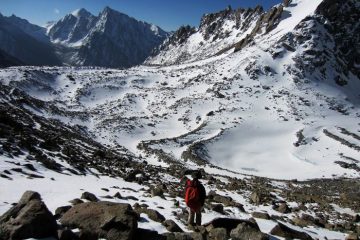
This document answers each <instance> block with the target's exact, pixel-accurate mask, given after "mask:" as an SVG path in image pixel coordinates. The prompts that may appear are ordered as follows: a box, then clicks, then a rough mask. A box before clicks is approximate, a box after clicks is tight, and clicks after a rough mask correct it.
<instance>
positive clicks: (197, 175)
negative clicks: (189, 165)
mask: <svg viewBox="0 0 360 240" xmlns="http://www.w3.org/2000/svg"><path fill="white" fill-rule="evenodd" d="M191 177H192V178H193V179H201V178H202V175H201V172H200V171H194V172H193V173H192V174H191Z"/></svg>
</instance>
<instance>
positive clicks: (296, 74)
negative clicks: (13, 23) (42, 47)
mask: <svg viewBox="0 0 360 240" xmlns="http://www.w3.org/2000/svg"><path fill="white" fill-rule="evenodd" d="M340 3H341V1H340V0H338V1H334V0H325V1H320V0H293V1H291V3H290V2H289V1H287V2H285V3H284V5H283V6H282V10H281V11H280V13H281V14H280V15H279V16H278V17H277V18H276V19H273V22H274V23H275V24H271V25H267V24H266V21H260V22H258V23H259V24H257V26H258V27H256V29H257V30H256V31H254V33H256V34H254V35H253V36H252V39H251V41H243V42H241V41H240V42H235V43H234V46H233V48H232V49H230V50H229V51H225V52H223V53H222V54H219V55H215V56H212V57H207V58H204V59H202V60H197V61H194V60H195V59H193V60H191V61H189V62H186V63H183V64H178V65H171V66H137V67H133V68H130V69H127V70H118V69H105V68H90V67H87V68H84V67H83V68H81V67H61V68H58V67H47V68H45V67H14V68H8V69H3V70H1V71H0V82H1V88H0V89H1V93H2V94H1V98H0V99H1V101H0V103H1V106H2V109H3V110H2V114H1V115H0V116H1V117H0V120H1V122H0V124H2V126H6V127H4V128H1V130H2V131H0V134H1V135H0V141H1V147H2V152H1V154H2V155H1V160H3V163H2V164H1V165H0V166H1V167H2V168H1V170H2V175H1V176H2V178H1V180H0V181H6V183H8V184H9V185H8V186H14V185H15V184H18V183H23V182H24V181H25V180H24V178H25V177H29V174H30V173H29V171H28V170H26V166H27V165H26V164H28V163H33V164H34V165H35V164H36V169H39V170H38V172H35V173H34V174H36V175H41V176H43V177H44V178H45V179H44V181H45V182H46V181H48V180H49V179H51V178H54V179H63V181H64V182H66V183H67V182H69V181H71V179H70V180H69V179H68V176H71V175H74V178H73V179H75V180H74V181H78V182H79V186H78V187H71V189H70V188H69V189H70V190H71V191H73V192H74V194H77V195H78V194H79V193H80V192H79V191H83V190H80V188H81V189H85V190H89V189H91V187H92V186H96V190H94V191H95V192H96V193H97V194H101V193H102V190H101V189H99V188H100V187H101V186H103V188H106V189H108V190H109V189H111V190H109V192H111V193H109V194H114V193H115V192H114V191H115V190H114V189H112V188H111V185H112V184H115V183H114V181H116V178H114V177H120V178H122V179H128V180H129V178H130V177H132V178H133V179H137V180H136V181H138V182H139V183H140V184H143V185H144V189H141V188H140V186H138V185H130V187H131V188H133V189H134V190H135V192H136V193H132V194H133V195H136V199H138V200H131V199H130V200H129V199H128V200H126V201H128V202H131V203H132V204H134V203H135V202H138V201H143V203H145V204H147V205H149V206H151V207H156V206H165V207H163V208H159V211H160V212H161V213H162V214H164V215H166V218H169V219H174V220H175V221H176V222H177V223H178V224H179V225H181V227H183V228H186V227H185V225H183V224H184V221H183V219H185V218H184V217H181V216H182V215H181V212H182V211H183V210H184V208H182V207H184V205H183V204H182V203H181V204H180V207H181V209H179V213H178V212H177V210H174V211H171V212H170V211H169V208H171V203H173V201H175V202H176V201H181V199H178V198H177V197H176V196H178V195H176V193H175V196H174V193H173V192H174V191H175V192H176V191H178V187H179V186H178V185H179V184H178V181H179V178H180V177H182V173H183V172H182V171H183V170H188V169H195V168H202V169H203V172H204V174H205V175H206V176H207V178H206V180H204V182H205V185H206V188H207V191H208V192H209V191H210V190H216V191H217V192H216V193H218V194H220V195H222V196H223V197H225V199H228V201H230V200H229V198H227V197H230V198H231V199H232V200H234V201H235V202H237V203H241V204H242V205H243V206H244V211H245V213H244V212H241V211H240V210H239V208H237V207H236V204H235V203H234V204H233V205H226V204H224V206H225V212H226V213H223V214H224V215H225V214H227V215H228V216H229V217H241V218H249V217H250V216H249V215H248V213H249V212H253V211H265V212H267V213H269V215H272V217H271V219H270V220H269V219H268V220H259V219H256V221H257V222H258V224H260V225H261V223H262V225H261V229H262V231H263V232H267V233H268V232H270V229H271V228H272V226H274V224H275V223H276V220H279V219H280V220H281V221H287V222H291V223H292V224H297V225H301V224H302V223H296V220H295V219H296V218H297V217H300V216H301V215H302V214H305V213H306V214H309V215H311V216H313V218H315V217H318V218H319V219H320V214H322V215H325V216H323V217H321V219H322V220H321V222H318V224H316V227H307V228H306V229H302V231H306V232H307V233H309V234H310V235H311V236H312V237H314V238H319V239H326V238H328V239H330V238H334V239H344V238H345V237H346V236H345V235H344V234H342V233H334V232H332V231H328V230H323V229H319V227H320V226H322V227H325V226H327V228H329V229H331V230H339V229H337V227H336V226H337V224H340V223H341V222H342V221H345V219H350V218H351V216H353V215H356V214H357V213H358V212H359V206H358V204H357V202H358V201H359V200H358V199H359V197H358V196H359V195H358V187H357V186H358V179H359V177H360V154H359V151H360V125H359V119H360V98H359V97H360V96H359V90H360V79H359V76H358V72H357V71H358V69H359V68H358V66H359V64H358V62H357V61H358V60H357V59H358V57H359V53H358V52H357V51H356V50H357V49H356V48H355V47H352V46H351V47H350V51H351V53H350V52H349V51H347V50H346V49H344V41H341V40H340V39H341V36H340V35H338V34H337V33H339V32H341V33H342V36H344V37H345V39H347V41H350V40H351V39H354V40H356V39H359V31H353V28H352V27H351V26H356V27H357V26H358V25H356V24H358V22H357V19H358V18H357V16H358V15H357V14H358V13H359V9H360V6H359V4H358V3H357V1H356V0H349V1H347V2H346V4H342V5H341V4H340ZM279 8H280V6H277V8H276V9H279ZM331 9H336V10H337V11H336V12H335V13H336V14H335V13H333V12H331V11H330V10H331ZM328 10H329V11H330V12H329V11H328ZM229 11H230V10H229V9H227V10H225V12H229ZM230 12H231V11H230ZM276 13H279V11H277V10H276V11H275V10H274V12H273V14H275V15H277V14H276ZM273 14H270V15H273ZM230 15H231V14H230ZM263 16H269V15H263ZM343 16H351V17H348V18H344V17H343ZM260 18H262V19H264V18H265V17H260ZM270 19H271V18H270ZM267 22H269V21H267ZM269 26H270V28H269ZM189 31H190V32H192V31H193V30H191V29H189V28H186V27H184V28H183V30H182V33H181V34H179V35H178V36H179V37H178V38H177V40H176V41H178V42H179V43H180V42H181V41H183V40H182V39H185V40H184V42H186V39H187V37H188V36H190V35H191V34H190V35H189V34H188V32H189ZM181 36H185V37H184V38H182V37H181ZM209 36H210V35H209ZM190 38H191V37H190ZM245 39H249V37H248V38H246V37H245ZM184 42H183V43H184ZM345 42H346V41H345ZM355 44H356V42H355ZM180 45H181V43H180ZM180 45H179V46H180ZM235 49H236V51H234V50H235ZM170 52H171V50H170ZM8 126H13V127H11V128H10V127H8ZM7 129H10V130H7ZM49 129H50V130H51V131H49ZM56 129H59V131H58V132H60V133H61V134H60V135H59V134H58V132H57V131H56ZM48 132H49V134H47V133H48ZM32 133H34V134H32ZM63 135H64V136H65V137H62V136H63ZM29 136H33V137H32V138H30V139H31V141H30V142H33V144H30V145H29V144H26V143H28V142H29V141H27V139H28V137H29ZM72 147H73V148H75V151H74V150H73V149H72ZM29 149H30V150H29ZM34 149H35V150H34ZM78 153H81V154H80V155H79V156H77V154H78ZM44 155H45V156H46V157H41V156H44ZM39 156H40V157H39ZM44 159H45V160H44ZM49 163H51V164H49ZM14 164H17V166H18V167H16V168H21V169H23V170H21V171H22V173H19V171H20V170H16V168H15V167H13V168H15V170H11V169H12V166H13V165H14ZM46 164H48V165H46ZM58 164H60V166H59V165H58ZM43 166H47V168H49V167H50V168H51V167H53V168H54V167H55V170H56V172H55V173H54V172H51V171H50V172H48V170H47V169H46V168H44V169H43V168H42V167H43ZM52 170H54V169H52ZM5 171H7V172H5ZM15 171H18V172H17V173H13V172H15ZM74 171H75V173H74ZM9 172H10V174H9ZM12 173H13V174H12ZM132 173H133V175H131V174H132ZM81 174H86V175H90V176H89V182H88V184H89V185H91V186H89V185H87V184H86V180H84V179H82V177H81ZM99 174H100V175H101V174H104V175H107V176H111V177H110V178H108V177H107V176H106V177H105V176H100V177H99V178H98V179H95V178H93V176H95V175H99ZM253 176H254V177H253ZM30 177H31V176H30ZM32 177H33V178H36V176H32ZM9 178H11V179H13V180H9ZM69 178H70V177H69ZM269 178H270V180H269ZM329 178H330V179H335V180H329ZM272 179H277V180H272ZM281 179H285V180H286V181H283V180H281ZM308 179H311V181H307V182H305V183H302V182H299V180H308ZM315 179H317V180H315ZM341 179H345V180H341ZM349 179H353V180H349ZM289 180H291V181H289ZM37 181H40V179H36V182H37ZM98 181H99V182H98ZM134 181H135V180H134ZM25 182H27V181H25ZM34 182H35V181H34ZM12 183H13V185H11V184H12ZM101 183H102V184H103V185H102V184H101ZM119 184H121V185H122V186H123V187H124V189H121V190H119V191H121V194H124V195H125V196H128V195H129V194H130V192H129V191H130V190H129V189H128V187H129V185H128V184H127V183H125V182H123V181H122V180H119ZM158 184H160V185H162V186H163V185H165V187H164V189H165V188H166V191H167V194H168V195H166V196H165V199H164V198H163V199H160V198H159V199H157V198H156V199H155V200H154V198H151V197H150V194H149V192H151V189H153V188H155V186H156V185H158ZM37 186H39V185H37ZM56 186H59V188H61V186H62V183H61V181H59V182H56ZM35 188H36V189H35ZM34 189H35V190H37V191H44V192H45V198H46V199H48V201H49V202H51V201H52V200H53V199H54V198H55V195H56V194H60V195H61V193H55V192H54V191H53V193H54V194H52V193H51V190H49V189H48V188H47V187H44V186H43V185H40V186H39V187H34ZM42 189H45V190H42ZM265 189H266V190H265ZM23 190H24V188H19V190H11V189H10V188H9V189H7V190H6V193H7V194H8V195H9V196H11V200H8V201H14V199H15V198H16V196H14V195H12V194H11V193H13V192H18V194H17V195H19V194H20V193H19V192H21V191H23ZM253 191H258V192H261V193H264V194H265V192H267V193H268V202H266V203H262V204H254V203H253V202H251V201H249V198H250V197H251V195H252V192H253ZM345 191H346V192H345ZM77 195H76V196H77ZM1 196H2V195H1ZM73 196H74V195H66V199H65V197H64V198H61V199H60V200H59V202H61V204H65V203H64V201H66V200H68V198H70V197H73ZM76 196H74V197H76ZM105 197H106V196H104V198H103V199H106V198H105ZM3 201H6V199H5V198H3ZM116 201H117V200H116ZM252 201H253V200H252ZM284 201H286V202H287V203H288V205H290V206H291V209H293V211H290V212H287V213H285V212H284V213H279V211H277V210H276V209H278V207H279V206H278V204H280V203H283V202H284ZM301 203H304V204H301ZM8 205H9V204H6V203H4V208H5V207H8ZM340 205H341V206H342V207H349V208H351V209H353V210H352V211H351V210H349V209H346V210H344V209H342V208H341V207H339V206H340ZM304 206H305V207H304ZM51 207H52V209H54V207H55V206H53V205H52V206H51ZM295 209H297V210H295ZM174 212H175V213H174ZM339 212H343V213H344V212H347V213H351V214H350V217H349V215H345V214H344V216H343V215H341V214H340V213H339ZM204 216H205V217H204V218H205V219H206V221H208V220H211V219H213V218H214V217H216V216H219V214H218V213H215V210H214V208H213V202H211V203H209V205H207V208H206V210H205V214H204ZM339 216H341V217H339ZM275 219H276V220H275ZM323 219H325V220H324V222H323ZM280 220H279V221H280ZM319 221H320V220H319ZM346 221H347V222H349V223H351V224H350V225H351V227H349V228H351V229H352V230H351V231H356V228H357V227H358V224H356V223H354V222H351V221H353V220H346ZM150 223H151V224H152V222H150ZM150 223H149V225H148V227H149V226H150V225H151V224H150ZM320 223H321V224H320ZM142 224H143V225H146V224H145V223H144V222H143V223H142ZM331 226H333V227H331ZM151 227H154V225H151ZM340 229H346V227H343V228H340ZM156 230H157V231H159V232H162V231H165V230H164V229H163V228H161V226H158V228H156Z"/></svg>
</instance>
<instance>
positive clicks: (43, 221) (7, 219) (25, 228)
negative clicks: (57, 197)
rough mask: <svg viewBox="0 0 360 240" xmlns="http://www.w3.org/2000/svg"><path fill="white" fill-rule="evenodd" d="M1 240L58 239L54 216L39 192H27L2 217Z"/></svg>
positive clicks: (0, 219)
mask: <svg viewBox="0 0 360 240" xmlns="http://www.w3.org/2000/svg"><path fill="white" fill-rule="evenodd" d="M0 230H1V231H0V239H27V238H45V237H57V224H56V220H55V218H54V216H53V215H52V214H51V212H50V211H49V210H48V209H47V207H46V206H45V204H44V203H43V202H42V201H41V197H40V195H39V194H38V193H37V192H32V191H27V192H25V193H24V194H23V196H22V197H21V199H20V201H19V202H18V203H17V204H16V205H15V206H14V207H12V208H11V209H10V210H8V211H7V212H6V213H4V215H2V216H1V217H0Z"/></svg>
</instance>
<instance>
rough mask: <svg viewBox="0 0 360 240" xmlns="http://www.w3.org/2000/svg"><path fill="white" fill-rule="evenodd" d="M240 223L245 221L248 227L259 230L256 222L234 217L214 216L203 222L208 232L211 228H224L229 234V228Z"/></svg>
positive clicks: (231, 228)
mask: <svg viewBox="0 0 360 240" xmlns="http://www.w3.org/2000/svg"><path fill="white" fill-rule="evenodd" d="M241 223H245V224H247V225H249V226H250V227H252V228H254V229H256V230H259V231H260V229H259V226H258V225H257V224H256V222H252V221H250V220H243V219H235V218H215V219H214V220H212V221H211V222H209V223H207V224H204V226H205V227H206V230H207V231H208V232H210V231H211V229H213V228H225V229H226V232H227V233H228V235H229V234H230V232H231V230H233V229H234V228H236V227H237V226H238V225H239V224H241Z"/></svg>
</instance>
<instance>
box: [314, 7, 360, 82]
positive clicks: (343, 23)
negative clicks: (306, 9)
mask: <svg viewBox="0 0 360 240" xmlns="http://www.w3.org/2000/svg"><path fill="white" fill-rule="evenodd" d="M358 4H359V2H358V1H357V0H348V1H341V0H324V1H323V2H322V3H321V4H320V5H319V6H318V8H317V9H316V14H319V15H322V16H323V17H324V18H325V19H326V20H325V19H319V21H322V22H323V21H324V20H325V21H327V22H326V23H325V24H324V25H325V27H326V29H327V30H328V32H329V33H330V34H331V35H332V36H334V40H335V46H334V49H333V51H334V52H338V53H339V58H340V59H342V60H343V61H344V62H345V66H347V68H348V70H349V71H351V72H353V73H354V74H355V75H357V76H358V77H359V78H360V69H359V67H356V66H357V65H359V64H360V50H359V49H360V26H359V24H357V23H358V21H359V18H360V7H359V6H358Z"/></svg>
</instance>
